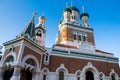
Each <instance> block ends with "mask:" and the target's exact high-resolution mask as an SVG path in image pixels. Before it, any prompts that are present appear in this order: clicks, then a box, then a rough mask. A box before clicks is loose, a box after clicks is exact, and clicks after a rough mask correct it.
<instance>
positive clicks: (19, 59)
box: [16, 43, 25, 64]
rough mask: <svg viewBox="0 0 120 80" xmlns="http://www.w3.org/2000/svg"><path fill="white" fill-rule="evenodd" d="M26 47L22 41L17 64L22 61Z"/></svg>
mask: <svg viewBox="0 0 120 80" xmlns="http://www.w3.org/2000/svg"><path fill="white" fill-rule="evenodd" d="M24 48H25V45H24V44H23V43H22V44H21V46H20V49H19V52H18V56H17V57H18V58H17V61H16V63H17V64H19V63H21V59H22V56H23V51H24Z"/></svg>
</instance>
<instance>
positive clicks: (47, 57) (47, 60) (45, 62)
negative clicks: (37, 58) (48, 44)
mask: <svg viewBox="0 0 120 80" xmlns="http://www.w3.org/2000/svg"><path fill="white" fill-rule="evenodd" d="M49 58H50V55H49V53H45V55H44V64H46V65H47V64H49Z"/></svg>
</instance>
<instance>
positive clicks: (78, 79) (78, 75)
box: [76, 71, 81, 80]
mask: <svg viewBox="0 0 120 80" xmlns="http://www.w3.org/2000/svg"><path fill="white" fill-rule="evenodd" d="M80 73H81V72H80V71H77V73H76V75H77V80H80Z"/></svg>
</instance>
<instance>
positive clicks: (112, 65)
mask: <svg viewBox="0 0 120 80" xmlns="http://www.w3.org/2000/svg"><path fill="white" fill-rule="evenodd" d="M35 15H36V13H34V14H33V16H32V18H31V19H30V21H29V22H28V24H27V25H26V27H25V28H24V29H23V31H22V32H21V33H20V34H19V35H18V36H16V38H15V39H13V40H10V41H8V42H5V43H3V44H4V47H5V51H4V53H3V55H2V58H1V62H0V80H120V67H119V60H118V58H117V57H115V56H114V54H112V53H109V52H105V51H102V50H99V49H96V46H95V41H94V30H93V28H92V27H91V25H90V24H89V22H88V20H89V14H88V13H87V12H85V11H84V7H82V10H81V11H80V10H79V9H78V8H77V7H75V6H70V7H66V8H65V9H64V10H63V20H61V21H59V24H58V29H59V30H58V33H57V36H56V38H55V44H54V45H53V46H52V47H51V48H47V47H46V46H45V39H46V30H47V29H46V26H45V24H44V23H45V22H46V17H45V16H43V15H42V16H40V17H39V18H38V20H39V21H38V23H37V24H35V21H34V18H35ZM79 18H80V20H81V22H82V23H80V22H79ZM103 44H104V43H103Z"/></svg>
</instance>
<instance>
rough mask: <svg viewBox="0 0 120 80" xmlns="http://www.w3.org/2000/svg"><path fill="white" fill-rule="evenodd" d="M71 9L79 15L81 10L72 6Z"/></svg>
mask: <svg viewBox="0 0 120 80" xmlns="http://www.w3.org/2000/svg"><path fill="white" fill-rule="evenodd" d="M70 9H71V10H73V11H77V12H78V13H79V9H78V8H76V7H74V6H71V7H70Z"/></svg>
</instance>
